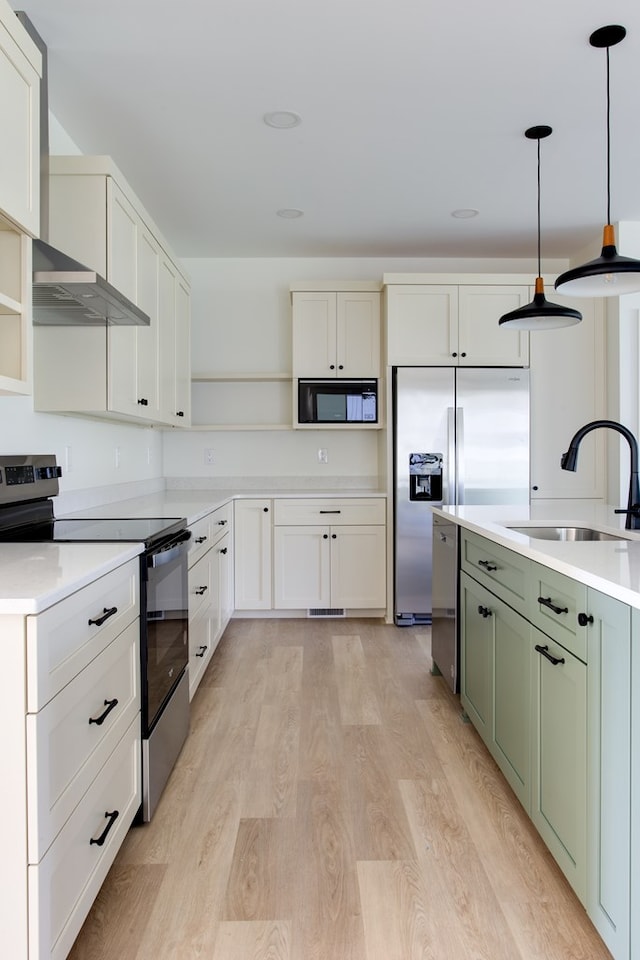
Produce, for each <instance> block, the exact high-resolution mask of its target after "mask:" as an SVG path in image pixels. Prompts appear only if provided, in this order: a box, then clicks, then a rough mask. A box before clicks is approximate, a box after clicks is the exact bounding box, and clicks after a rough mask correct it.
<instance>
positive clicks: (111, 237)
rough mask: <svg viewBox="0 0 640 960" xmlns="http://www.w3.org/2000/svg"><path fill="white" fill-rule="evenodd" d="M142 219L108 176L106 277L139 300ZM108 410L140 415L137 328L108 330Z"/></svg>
mask: <svg viewBox="0 0 640 960" xmlns="http://www.w3.org/2000/svg"><path fill="white" fill-rule="evenodd" d="M140 226H141V224H140V219H139V217H138V215H137V214H136V212H135V210H134V209H133V207H132V206H131V204H130V203H129V201H128V200H127V199H126V197H125V196H124V194H123V193H122V191H121V190H120V189H119V187H118V186H117V184H115V183H114V181H113V179H112V178H111V177H107V224H106V229H107V280H108V281H109V282H110V283H112V284H113V285H114V287H117V288H118V290H120V291H121V293H123V294H124V295H125V296H126V297H128V298H129V299H130V300H131V301H132V302H133V303H136V302H137V270H136V264H137V252H138V233H139V230H140ZM107 335H108V336H107V339H108V347H107V350H108V354H107V362H108V368H109V376H108V382H109V409H110V410H115V411H118V412H119V413H126V414H130V415H131V416H137V415H138V397H137V383H138V376H137V358H136V328H135V327H131V326H124V325H123V326H120V325H114V326H110V327H108V329H107Z"/></svg>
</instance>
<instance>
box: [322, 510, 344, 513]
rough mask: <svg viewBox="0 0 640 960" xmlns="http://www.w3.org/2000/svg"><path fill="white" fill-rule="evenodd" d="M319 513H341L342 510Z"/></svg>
mask: <svg viewBox="0 0 640 960" xmlns="http://www.w3.org/2000/svg"><path fill="white" fill-rule="evenodd" d="M320 513H342V510H321V511H320Z"/></svg>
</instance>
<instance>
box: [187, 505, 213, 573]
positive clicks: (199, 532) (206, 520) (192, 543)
mask: <svg viewBox="0 0 640 960" xmlns="http://www.w3.org/2000/svg"><path fill="white" fill-rule="evenodd" d="M189 530H190V531H191V539H190V540H189V561H188V562H189V567H192V566H193V565H194V563H197V562H198V560H199V559H200V557H203V556H204V555H205V553H206V552H207V550H210V549H211V514H210V513H208V514H207V516H206V517H202V518H201V519H200V520H196V522H195V523H192V524H191V525H190V526H189Z"/></svg>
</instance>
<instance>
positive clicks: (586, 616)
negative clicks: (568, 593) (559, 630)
mask: <svg viewBox="0 0 640 960" xmlns="http://www.w3.org/2000/svg"><path fill="white" fill-rule="evenodd" d="M578 623H579V624H580V626H581V627H586V626H588V624H590V623H593V616H592V615H591V614H590V613H579V614H578Z"/></svg>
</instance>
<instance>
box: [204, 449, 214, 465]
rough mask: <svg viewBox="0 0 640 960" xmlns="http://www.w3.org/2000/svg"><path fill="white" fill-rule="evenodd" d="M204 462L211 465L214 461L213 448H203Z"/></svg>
mask: <svg viewBox="0 0 640 960" xmlns="http://www.w3.org/2000/svg"><path fill="white" fill-rule="evenodd" d="M204 462H205V463H206V464H208V465H209V466H211V465H212V464H213V463H214V462H215V461H214V459H213V448H212V447H205V448H204Z"/></svg>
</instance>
